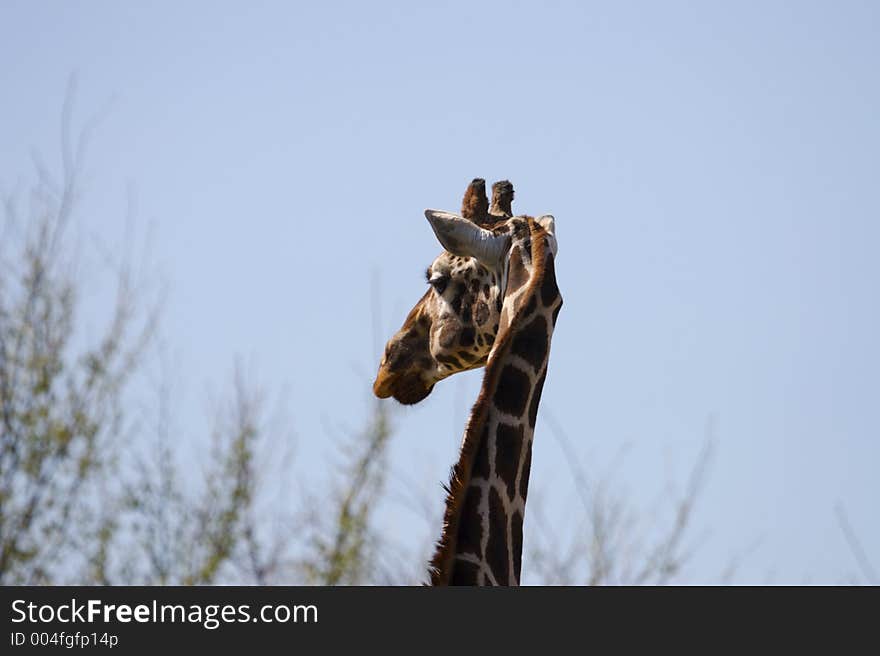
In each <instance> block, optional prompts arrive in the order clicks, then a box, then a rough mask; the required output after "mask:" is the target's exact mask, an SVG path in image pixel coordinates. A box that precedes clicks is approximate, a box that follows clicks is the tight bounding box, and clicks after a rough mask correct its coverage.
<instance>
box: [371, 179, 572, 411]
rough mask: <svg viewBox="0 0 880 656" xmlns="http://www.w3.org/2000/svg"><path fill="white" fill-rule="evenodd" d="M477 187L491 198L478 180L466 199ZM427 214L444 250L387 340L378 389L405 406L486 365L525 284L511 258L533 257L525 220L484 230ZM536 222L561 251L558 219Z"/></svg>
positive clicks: (457, 219) (486, 226)
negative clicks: (511, 302)
mask: <svg viewBox="0 0 880 656" xmlns="http://www.w3.org/2000/svg"><path fill="white" fill-rule="evenodd" d="M506 184H507V185H508V186H510V183H506ZM475 185H476V186H477V188H478V190H479V191H482V193H483V194H485V182H483V181H482V180H481V179H475V180H474V182H472V183H471V187H469V189H468V192H467V193H466V195H465V199H466V200H467V198H468V193H470V192H472V191H473V187H474V186H475ZM505 191H506V189H505ZM509 193H510V196H511V197H512V186H510V192H509ZM425 216H426V218H427V219H428V222H429V223H430V225H431V228H432V229H433V231H434V234H435V235H436V236H437V239H438V240H439V242H440V244H441V245H442V246H443V248H444V249H445V250H444V252H443V253H441V254H440V255H439V256H437V258H435V259H434V261H433V262H432V263H431V265H430V266H429V267H428V269H427V271H426V279H427V282H428V285H429V289H428V291H427V292H426V293H425V294H424V296H422V298H421V299H420V300H419V301H418V303H416V305H415V307H414V308H413V309H412V310H411V311H410V313H409V315H408V316H407V318H406V320H405V321H404V323H403V326H402V327H401V328H400V330H398V331H397V333H396V334H395V335H394V336H393V337H392V338H391V339H390V340H389V341H388V344H387V345H386V347H385V353H384V355H383V357H382V361H381V363H380V364H379V372H378V374H377V376H376V381H375V383H374V384H373V391H374V393H375V394H376V396H378V397H379V398H387V397H389V396H393V397H394V398H395V399H397V400H398V401H399V402H401V403H405V404H413V403H418V402H419V401H421V400H422V399H424V398H425V397H426V396H428V394H430V393H431V391H432V390H433V388H434V385H435V384H436V383H437V382H438V381H440V380H442V379H444V378H446V377H448V376H451V375H452V374H454V373H457V372H459V371H465V370H468V369H474V368H477V367H481V366H483V365H485V364H486V358H487V357H488V355H489V352H490V351H491V349H492V345H493V344H494V342H495V337H496V335H497V334H498V331H499V326H501V327H503V326H504V323H505V321H509V317H507V316H506V312H502V309H503V307H504V301H505V298H506V297H507V296H508V295H510V294H512V293H515V291H516V290H517V289H518V288H519V287H520V286H521V285H522V284H523V283H524V282H525V281H524V280H521V279H520V278H521V277H522V276H520V275H517V274H518V272H519V271H522V270H523V269H522V267H513V268H511V266H510V264H511V261H517V258H519V260H518V261H521V260H522V259H523V258H528V257H530V253H531V244H530V243H529V239H530V236H529V235H530V233H529V229H528V224H527V221H526V219H525V218H523V217H509V218H505V217H501V218H499V220H497V221H496V222H494V223H484V224H482V225H478V224H477V223H475V222H474V221H473V220H469V219H467V218H464V217H462V216H458V215H456V214H451V213H449V212H443V211H440V210H426V211H425ZM538 222H539V223H541V225H542V226H544V228H545V229H546V231H547V233H548V235H549V236H550V237H551V239H553V242H554V246H555V237H553V232H554V226H553V217H551V216H545V217H541V218H540V219H538ZM554 250H555V248H554ZM511 272H512V273H511Z"/></svg>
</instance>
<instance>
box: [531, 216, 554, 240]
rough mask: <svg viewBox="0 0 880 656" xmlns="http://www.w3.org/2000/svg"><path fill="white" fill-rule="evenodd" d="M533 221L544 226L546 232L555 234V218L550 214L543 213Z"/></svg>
mask: <svg viewBox="0 0 880 656" xmlns="http://www.w3.org/2000/svg"><path fill="white" fill-rule="evenodd" d="M535 221H537V222H538V224H539V225H540V226H541V227H542V228H544V230H546V231H547V232H548V233H550V234H551V235H553V236H554V237H555V236H556V219H554V218H553V215H552V214H544V215H543V216H539V217H538V218H537V219H535Z"/></svg>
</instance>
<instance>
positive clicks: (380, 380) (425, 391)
mask: <svg viewBox="0 0 880 656" xmlns="http://www.w3.org/2000/svg"><path fill="white" fill-rule="evenodd" d="M433 389H434V386H433V385H425V383H424V381H423V380H422V377H421V375H420V374H419V373H418V372H406V373H403V374H400V375H397V376H395V375H393V374H388V373H386V372H382V371H380V372H379V375H378V376H377V377H376V382H375V383H373V393H374V394H375V395H376V396H378V397H379V398H380V399H387V398H388V397H389V396H391V397H394V399H395V400H396V401H397V402H398V403H402V404H403V405H414V404H416V403H418V402H419V401H421V400H423V399H424V398H425V397H427V396H428V395H429V394H430V393H431V391H432V390H433Z"/></svg>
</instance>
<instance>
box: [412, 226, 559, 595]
mask: <svg viewBox="0 0 880 656" xmlns="http://www.w3.org/2000/svg"><path fill="white" fill-rule="evenodd" d="M521 218H524V219H526V220H527V222H528V226H529V233H530V237H531V255H532V267H533V268H532V275H531V277H530V279H529V282H528V283H527V284H528V287H527V288H526V294H525V296H526V297H531V296H532V295H533V294H535V293H539V290H540V288H541V285H542V283H543V280H544V273H545V270H546V257H545V255H546V253H545V242H544V239H543V237H544V235H545V234H546V231H545V230H544V228H543V227H542V226H541V225H540V224H539V223H538V222H537V221H535V220H534V218H533V217H531V216H522V217H521ZM505 300H506V299H505ZM524 311H525V305H522V306H520V308H519V309H518V310H517V312H516V313H515V314H514V316H513V317H512V319H511V321H510V324H509V325H508V326H506V327H505V328H504V330H503V331H502V332H501V333H499V335H498V337H497V338H496V339H495V344H494V346H493V347H492V350H491V351H490V353H489V357H488V360H487V363H486V371H485V373H484V374H483V383H482V385H481V387H480V394H479V396H478V397H477V401H476V403H474V407H473V408H472V409H471V413H470V415H469V417H468V422H467V426H466V428H465V433H464V439H463V440H462V444H461V450H460V452H459V456H458V461H457V462H456V463H455V465H453V467H452V471H451V473H450V476H449V483H448V484H447V485H444V486H443V487H444V489H445V490H446V510H445V512H444V515H443V532H442V534H441V535H440V539H439V540H438V541H437V544H436V548H435V551H434V556H433V558H432V559H431V563H430V566H429V572H430V575H431V585H447V584H448V583H449V578H450V576H451V574H452V565H453V560H454V555H455V542H456V537H457V535H458V528H459V520H460V518H461V511H462V506H463V504H464V498H465V494H466V492H467V489H468V486H469V485H470V481H471V473H472V471H473V465H474V460H475V459H476V456H477V451H478V450H479V448H480V444H481V443H482V441H483V439H484V438H485V434H486V432H487V425H486V419H487V416H488V414H489V405H490V403H491V400H492V396H493V395H494V393H495V389H496V388H497V386H498V379H499V377H500V375H501V367H500V366H499V362H502V361H503V360H504V357H505V356H506V355H507V353H508V352H509V351H510V345H511V342H512V340H513V335H514V333H515V332H516V329H517V327H518V326H519V324H520V318H521V316H522V315H523V314H524Z"/></svg>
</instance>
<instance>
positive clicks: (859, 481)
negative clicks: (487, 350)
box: [0, 2, 880, 583]
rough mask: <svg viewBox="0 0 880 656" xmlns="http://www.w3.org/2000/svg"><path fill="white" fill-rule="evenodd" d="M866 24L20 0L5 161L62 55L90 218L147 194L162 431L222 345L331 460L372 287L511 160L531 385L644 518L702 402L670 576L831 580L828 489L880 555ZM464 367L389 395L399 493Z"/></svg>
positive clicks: (45, 130)
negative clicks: (697, 482)
mask: <svg viewBox="0 0 880 656" xmlns="http://www.w3.org/2000/svg"><path fill="white" fill-rule="evenodd" d="M878 32H880V10H878V8H877V5H876V4H875V3H870V2H838V3H812V2H804V3H797V4H792V3H781V2H779V3H777V2H736V3H733V2H729V3H699V4H698V5H696V6H694V5H693V3H676V2H669V3H647V2H643V3H626V2H614V3H588V2H571V3H560V2H540V3H538V2H534V3H443V4H442V5H441V4H437V5H435V6H433V7H424V6H416V3H399V4H381V3H379V4H377V3H320V4H318V3H315V5H314V6H299V5H295V4H294V3H235V4H223V3H187V4H186V5H183V4H182V3H149V5H135V4H134V3H114V2H80V3H43V2H5V3H3V6H2V8H0V88H2V89H3V90H4V94H3V96H4V100H3V103H2V116H3V128H2V129H0V184H2V186H3V188H4V190H8V189H10V188H15V186H16V184H19V183H20V182H21V181H22V180H24V179H26V174H27V173H28V172H29V168H28V167H29V162H30V157H31V152H32V151H33V150H37V151H39V152H41V153H44V154H45V156H46V159H47V160H50V158H51V157H52V156H53V155H54V153H55V152H56V151H57V144H58V134H59V128H58V126H59V114H60V107H61V105H62V102H63V98H64V92H65V87H66V85H67V80H68V78H69V76H70V74H71V73H72V72H76V73H77V75H78V80H79V86H78V92H77V98H76V100H77V106H78V108H79V110H78V114H77V117H78V119H79V120H85V119H86V118H88V116H89V115H91V114H94V113H95V112H97V111H100V110H102V109H104V108H105V107H108V106H109V109H108V110H107V113H106V117H105V118H104V120H103V121H102V123H101V126H100V128H99V130H98V131H97V133H96V134H95V136H94V138H93V142H92V148H91V155H90V157H89V163H88V171H87V173H88V180H87V182H88V183H89V184H88V185H87V187H86V191H87V192H88V194H87V196H86V198H85V199H84V201H83V206H82V207H83V216H84V221H86V223H87V225H88V230H89V231H90V233H89V234H92V235H103V236H104V238H105V239H107V240H108V241H111V242H112V241H113V240H114V239H116V238H118V237H117V236H118V235H120V234H122V221H121V217H122V216H123V214H124V209H125V203H126V193H127V190H129V189H135V190H136V197H137V207H138V221H139V222H140V225H141V226H151V227H152V233H151V234H152V244H153V246H152V250H151V252H152V254H153V257H154V259H155V263H156V267H157V269H159V270H161V273H162V277H163V278H164V279H165V280H166V281H167V282H168V287H169V291H170V293H169V296H168V300H167V303H166V307H165V320H164V323H163V333H162V334H163V341H164V342H165V343H166V344H167V345H168V348H169V350H170V351H171V352H172V353H173V354H174V358H173V359H174V363H175V365H174V366H175V369H176V370H177V381H176V388H177V393H178V406H177V407H178V415H179V416H178V421H179V427H180V433H179V434H180V440H181V444H186V443H187V442H188V441H190V440H191V439H194V438H193V437H192V436H193V435H195V434H196V433H197V432H199V430H200V426H201V423H203V417H204V410H205V397H206V389H222V388H223V387H224V385H225V381H227V380H228V379H229V374H230V371H231V369H232V363H233V360H234V358H235V356H236V355H240V356H242V357H243V358H244V359H245V361H246V362H248V363H249V365H248V366H249V368H250V369H251V370H252V371H253V372H254V374H255V377H256V378H257V379H259V380H260V381H261V382H262V384H263V386H264V387H265V388H266V389H268V390H270V391H273V390H280V389H286V390H287V395H286V406H287V407H286V414H287V415H288V416H289V418H290V427H291V429H292V431H293V432H294V433H295V434H296V440H297V442H296V444H297V447H296V449H297V451H296V464H295V466H296V467H297V468H298V469H297V471H298V472H300V473H301V474H302V476H304V477H306V479H307V480H312V479H311V478H309V477H314V478H315V480H317V479H319V478H320V476H321V474H322V468H325V467H326V466H327V465H326V463H327V461H328V456H330V455H332V445H331V440H330V438H329V436H328V426H330V427H337V428H339V427H345V426H357V425H358V423H359V421H360V420H361V419H362V418H363V417H364V415H365V414H366V412H367V411H368V407H369V406H368V403H369V402H370V383H371V378H372V375H373V373H374V369H375V367H376V365H377V363H378V357H379V351H378V348H379V346H378V344H377V343H376V342H377V340H376V339H375V338H374V335H373V330H372V327H371V326H372V324H373V318H372V313H373V310H372V309H371V308H372V306H373V302H372V299H373V293H372V292H371V287H372V285H373V284H375V286H376V289H377V290H378V294H379V298H380V299H381V303H380V305H379V307H378V309H377V311H378V317H377V319H378V323H379V324H380V326H381V330H382V334H381V337H380V339H381V340H384V339H385V338H387V337H388V336H390V334H391V332H392V331H393V330H394V329H396V327H397V326H398V325H399V324H400V322H401V321H402V319H403V318H404V316H405V314H406V312H407V311H408V309H409V307H410V306H411V305H412V304H413V303H414V302H415V301H416V300H417V299H418V297H419V296H420V295H421V293H422V291H423V286H424V282H423V279H422V271H423V270H424V267H425V266H426V265H427V264H428V263H429V262H430V260H431V259H432V258H433V257H434V256H435V255H436V253H437V252H438V245H437V244H436V243H435V241H434V238H433V236H432V234H431V231H430V229H429V226H428V224H427V222H426V221H425V219H424V217H423V215H422V210H423V209H424V208H425V207H439V208H446V209H452V210H455V209H457V208H458V206H459V203H460V197H461V194H462V192H463V190H464V188H465V185H466V184H467V182H468V181H469V180H470V179H471V178H472V177H475V176H481V177H485V178H486V179H487V180H490V181H491V180H496V179H500V178H509V179H510V180H512V181H513V183H514V185H515V186H516V191H517V200H516V204H515V209H517V210H518V211H520V212H527V213H531V214H537V213H552V214H553V215H554V216H555V217H556V223H557V231H558V237H559V247H560V254H559V260H558V265H557V266H558V278H559V284H560V287H561V289H562V292H563V295H564V297H565V308H564V310H563V313H562V315H561V317H560V320H559V325H558V327H557V331H556V335H555V338H554V342H553V350H552V356H551V365H550V374H549V377H548V381H547V385H546V387H545V390H544V397H543V403H542V412H546V413H547V416H548V417H552V419H555V421H556V423H558V424H560V425H561V426H564V427H565V431H566V433H567V435H568V438H569V439H570V440H571V442H572V443H573V445H574V449H575V450H576V452H577V455H578V458H579V459H580V460H581V461H582V463H583V466H584V468H585V469H586V471H587V472H588V474H589V475H590V476H591V477H593V478H594V479H597V478H600V477H602V476H608V477H609V478H611V479H612V480H613V481H614V484H615V486H616V487H617V488H618V489H619V490H620V492H621V494H623V495H624V496H625V497H626V498H627V499H630V500H631V501H632V503H633V504H635V505H636V507H638V508H640V509H641V510H642V513H643V514H644V513H648V514H650V513H652V512H653V511H652V509H653V508H654V507H655V506H656V503H657V500H658V498H660V499H661V504H662V503H663V501H662V498H663V496H664V495H665V494H666V492H665V490H666V489H667V483H668V482H669V481H670V480H672V481H674V482H677V483H678V484H679V485H680V484H681V483H682V482H683V481H684V480H685V477H686V475H687V473H688V470H689V467H690V465H691V464H692V463H693V461H694V459H695V458H696V456H697V453H698V452H699V449H700V446H701V444H702V443H703V440H704V439H705V436H706V430H707V429H706V426H707V424H708V423H712V424H713V425H714V434H715V436H716V449H715V455H714V459H713V461H712V466H711V469H710V471H709V472H708V476H707V481H706V487H705V490H704V493H703V495H702V496H701V498H700V502H699V505H698V507H697V510H696V517H695V533H694V535H695V536H696V538H697V542H696V543H697V544H698V547H699V548H697V549H696V551H695V555H694V558H693V560H692V561H691V562H690V564H689V567H688V569H687V570H686V572H684V573H683V574H682V575H681V577H680V579H679V580H682V581H687V582H710V581H714V580H717V579H718V577H719V575H720V573H721V572H722V571H723V570H724V568H725V567H726V565H727V564H728V562H729V561H730V559H731V558H732V557H734V556H736V555H737V554H742V553H746V555H745V556H744V557H743V558H742V562H741V563H740V566H739V569H738V570H737V573H736V575H735V577H734V580H735V581H738V582H758V583H760V582H764V581H773V582H805V581H813V582H841V581H846V580H849V579H850V578H852V576H853V575H854V574H856V573H857V572H858V567H857V564H856V562H855V560H854V558H853V556H852V554H851V552H850V550H849V548H848V546H847V544H846V541H845V539H844V536H843V534H842V532H841V530H840V528H839V527H838V525H837V523H836V520H835V516H834V511H833V509H834V506H835V504H836V503H840V504H842V505H843V506H844V507H845V508H846V510H847V513H848V514H849V517H850V521H851V523H852V524H853V526H854V528H855V530H856V532H857V533H858V534H859V537H860V538H861V540H862V542H863V543H864V546H865V549H866V551H867V552H868V553H869V554H871V555H873V560H874V563H875V567H876V566H877V564H878V562H880V524H878V522H877V512H876V503H877V499H878V498H880V483H878V477H877V474H876V469H877V463H878V462H880V380H878V374H877V372H878V370H880V347H878V345H877V343H876V336H877V335H878V334H880V295H878V293H877V281H878V280H880V260H878V257H877V248H878V244H880V195H878V186H877V171H878V168H880V167H878V164H880V161H878V159H880V155H878V153H880V76H878V75H877V70H878V64H880V43H878V40H877V38H876V35H877V34H878ZM373 281H375V283H374V282H373ZM479 376H480V374H479V373H478V372H475V373H469V374H466V375H462V376H459V377H457V378H455V379H452V380H450V381H447V382H446V383H444V384H443V385H440V386H438V388H437V389H436V390H435V392H434V394H433V395H432V396H431V397H430V398H429V399H428V400H427V401H426V402H425V403H424V404H422V405H420V406H417V407H414V408H408V409H400V410H399V411H397V412H396V413H395V420H396V426H397V433H396V435H395V437H394V442H393V444H392V453H391V470H390V472H389V479H388V482H389V487H390V489H391V492H392V497H407V496H408V495H421V496H424V495H427V497H428V498H429V499H434V498H435V500H436V508H437V512H438V513H439V511H440V505H441V502H442V494H441V492H440V489H439V483H440V482H441V481H442V480H444V479H445V478H446V474H447V471H448V467H449V466H450V464H451V463H452V462H453V460H454V458H455V453H456V449H457V445H458V442H459V439H460V435H461V431H462V428H463V425H464V420H465V417H466V413H467V410H468V408H469V404H470V402H471V400H472V399H473V398H474V397H475V395H476V391H477V389H478V385H479V380H480V378H479ZM536 439H537V442H536V446H535V456H534V465H533V474H532V486H533V487H532V490H534V492H533V494H540V495H541V499H542V503H543V505H545V506H547V507H548V508H550V513H551V515H553V516H554V517H556V519H555V520H554V521H558V522H559V523H561V524H562V525H563V527H564V525H565V523H566V521H567V519H566V518H569V517H571V512H572V511H573V510H576V509H577V508H578V502H577V501H576V499H575V494H574V487H573V482H572V479H571V476H570V471H569V466H568V462H567V459H566V456H565V454H564V452H563V450H562V449H561V448H560V446H559V442H558V440H556V439H554V437H552V435H551V430H550V426H549V424H548V420H547V418H546V417H542V418H541V419H539V424H538V429H537V432H536ZM621 453H623V455H622V456H621ZM192 457H195V456H192ZM398 474H399V475H398ZM298 475H299V474H298ZM316 485H317V483H316ZM432 495H433V496H432ZM530 500H531V499H530ZM381 520H382V522H383V526H384V527H385V530H387V531H388V533H389V535H391V536H392V537H394V539H395V540H397V541H399V542H402V543H404V544H410V545H412V546H413V547H416V546H419V545H420V544H421V542H422V541H424V539H425V536H426V535H427V534H428V533H429V532H430V531H432V530H433V529H431V527H430V525H429V523H426V522H425V520H424V519H423V518H422V517H417V516H415V515H414V514H413V513H412V512H411V511H409V510H407V509H406V508H404V507H403V505H401V504H394V503H391V504H389V505H388V507H386V508H384V509H383V511H382V514H381ZM526 524H527V526H526V540H527V542H528V540H529V539H530V538H529V531H532V532H534V531H536V530H538V529H537V527H536V526H534V524H530V523H529V522H528V521H527V522H526ZM437 529H438V530H439V515H438V522H437ZM524 571H525V572H526V574H524V579H525V580H528V574H527V572H528V560H526V561H525V562H524Z"/></svg>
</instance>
